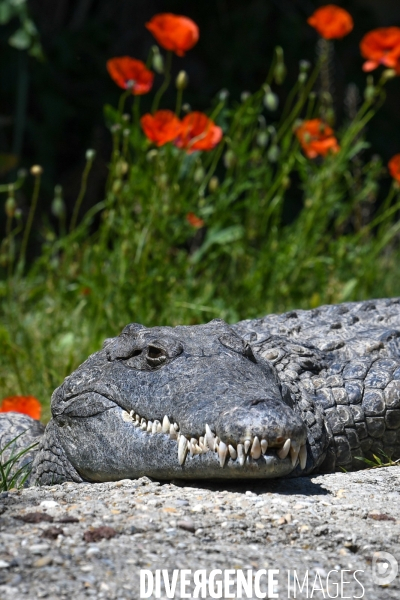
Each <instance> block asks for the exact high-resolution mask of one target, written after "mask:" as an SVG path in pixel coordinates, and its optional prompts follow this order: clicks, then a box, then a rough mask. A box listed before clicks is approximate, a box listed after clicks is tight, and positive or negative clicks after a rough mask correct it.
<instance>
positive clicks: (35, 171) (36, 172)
mask: <svg viewBox="0 0 400 600" xmlns="http://www.w3.org/2000/svg"><path fill="white" fill-rule="evenodd" d="M30 172H31V175H33V176H34V177H40V175H42V173H43V167H41V166H40V165H32V166H31V169H30Z"/></svg>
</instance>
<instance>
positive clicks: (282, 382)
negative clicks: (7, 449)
mask: <svg viewBox="0 0 400 600" xmlns="http://www.w3.org/2000/svg"><path fill="white" fill-rule="evenodd" d="M51 412H52V418H51V420H50V421H49V423H48V424H47V427H46V429H45V432H44V434H41V433H40V432H39V431H38V430H37V428H36V430H35V431H36V432H33V429H32V428H33V425H34V422H33V421H32V420H31V419H30V418H29V417H27V416H23V415H16V414H15V415H14V417H15V419H17V420H18V427H19V428H20V430H24V429H25V430H26V433H27V435H28V436H29V435H33V436H34V437H35V436H36V437H35V439H39V437H40V444H39V446H38V449H37V450H35V451H34V453H35V456H34V460H33V468H32V475H31V483H35V484H38V485H46V484H54V483H60V482H63V481H74V482H77V483H78V482H83V481H85V482H104V481H116V480H120V479H134V478H138V477H141V476H149V477H152V478H155V479H158V480H171V479H189V480H190V479H192V480H193V479H251V478H276V477H295V476H301V475H308V474H310V473H312V472H333V471H335V470H338V469H345V470H354V469H360V468H363V467H365V466H366V460H365V459H367V460H368V459H371V458H372V457H373V456H374V455H375V456H377V455H378V456H380V455H383V456H386V457H390V458H391V459H392V460H397V459H398V458H400V298H392V299H379V300H371V301H365V302H350V303H343V304H338V305H326V306H321V307H318V308H315V309H312V310H293V311H290V312H286V313H283V314H277V315H268V316H266V317H264V318H260V319H255V320H246V321H241V322H239V323H237V324H235V325H228V324H227V323H225V322H224V321H222V320H220V319H214V320H212V321H211V322H209V323H206V324H204V325H191V326H177V327H164V326H162V327H152V328H148V327H145V326H143V325H140V324H137V323H133V324H130V325H128V326H126V327H125V328H124V329H123V331H122V332H121V334H120V335H118V336H117V337H114V338H109V339H107V340H105V342H104V344H103V348H102V349H101V350H100V351H98V352H96V353H95V354H92V355H91V356H90V357H89V358H88V359H87V360H86V361H85V362H84V363H83V364H82V365H81V366H80V367H78V369H77V370H76V371H75V372H73V373H72V374H71V375H69V376H68V377H67V378H66V379H65V381H64V382H63V383H62V385H61V386H60V387H58V388H57V389H56V390H55V391H54V393H53V395H52V400H51ZM10 419H11V414H10V413H8V414H5V415H0V431H1V430H2V428H3V430H4V424H7V423H8V427H9V424H10ZM2 424H3V425H2ZM32 432H33V433H32ZM20 439H22V438H20Z"/></svg>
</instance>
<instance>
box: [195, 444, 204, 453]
mask: <svg viewBox="0 0 400 600" xmlns="http://www.w3.org/2000/svg"><path fill="white" fill-rule="evenodd" d="M202 452H203V450H202V449H201V447H200V446H199V445H198V444H196V446H195V447H194V452H193V454H201V453H202Z"/></svg>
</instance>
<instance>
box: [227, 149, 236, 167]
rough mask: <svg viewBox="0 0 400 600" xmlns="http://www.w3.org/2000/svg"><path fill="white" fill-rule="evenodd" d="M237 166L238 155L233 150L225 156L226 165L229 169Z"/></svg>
mask: <svg viewBox="0 0 400 600" xmlns="http://www.w3.org/2000/svg"><path fill="white" fill-rule="evenodd" d="M235 164H236V154H235V153H234V151H233V150H231V149H229V150H227V151H226V152H225V155H224V165H225V167H226V168H227V169H230V168H231V167H233V166H234V165H235Z"/></svg>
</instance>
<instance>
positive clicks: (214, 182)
mask: <svg viewBox="0 0 400 600" xmlns="http://www.w3.org/2000/svg"><path fill="white" fill-rule="evenodd" d="M218 188H219V179H218V177H216V176H215V175H214V176H213V177H211V179H210V181H209V183H208V189H209V190H210V192H211V193H213V192H216V191H217V189H218Z"/></svg>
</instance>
